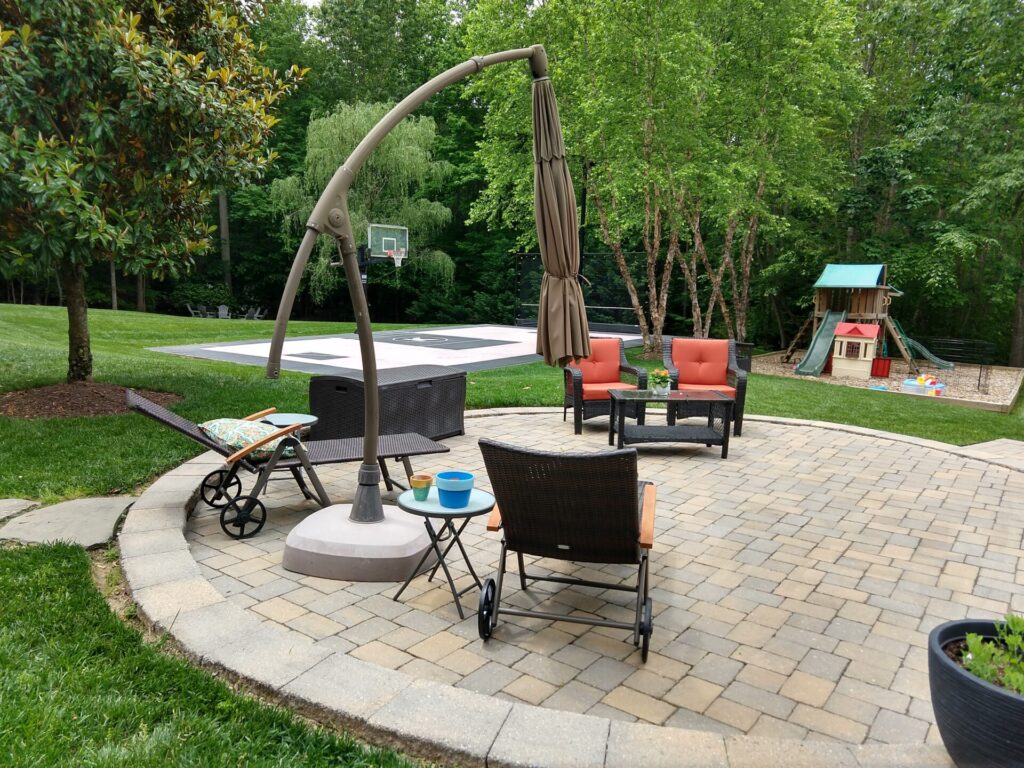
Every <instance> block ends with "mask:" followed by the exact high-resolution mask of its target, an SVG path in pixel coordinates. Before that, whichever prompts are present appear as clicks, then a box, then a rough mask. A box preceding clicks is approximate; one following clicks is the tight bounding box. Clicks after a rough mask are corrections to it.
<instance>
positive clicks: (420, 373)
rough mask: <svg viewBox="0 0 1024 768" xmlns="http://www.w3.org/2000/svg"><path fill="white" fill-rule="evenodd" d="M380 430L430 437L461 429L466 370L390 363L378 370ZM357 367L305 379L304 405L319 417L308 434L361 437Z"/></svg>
mask: <svg viewBox="0 0 1024 768" xmlns="http://www.w3.org/2000/svg"><path fill="white" fill-rule="evenodd" d="M377 379H378V381H377V384H378V389H379V391H380V434H382V435H394V434H400V433H402V432H416V433H418V434H421V435H423V436H424V437H429V438H430V439H432V440H440V439H441V438H444V437H451V436H452V435H462V434H465V427H464V423H463V411H464V410H465V407H466V373H465V372H464V371H460V370H456V369H453V368H445V367H442V366H437V365H418V366H411V367H408V368H392V369H390V370H384V371H378V372H377ZM364 391H365V387H364V384H363V374H362V372H361V371H360V372H356V373H351V374H347V375H345V376H314V377H313V378H312V379H311V380H310V382H309V410H310V413H312V414H313V415H314V416H316V417H317V418H319V422H317V424H316V426H314V427H313V432H312V435H311V437H312V439H314V440H329V439H334V438H344V437H360V436H362V434H363V402H364V401H363V395H364Z"/></svg>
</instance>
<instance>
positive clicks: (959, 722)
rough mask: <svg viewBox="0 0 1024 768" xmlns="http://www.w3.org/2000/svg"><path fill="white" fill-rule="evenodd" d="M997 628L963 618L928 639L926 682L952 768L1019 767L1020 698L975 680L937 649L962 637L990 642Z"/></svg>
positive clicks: (1022, 743)
mask: <svg viewBox="0 0 1024 768" xmlns="http://www.w3.org/2000/svg"><path fill="white" fill-rule="evenodd" d="M996 626H997V623H996V622H993V621H976V620H971V619H964V620H960V621H947V622H946V623H945V624H940V625H939V626H937V627H936V628H935V629H933V630H932V631H931V633H930V634H929V635H928V682H929V684H930V686H931V692H932V709H933V710H934V711H935V723H936V725H938V727H939V734H940V735H941V736H942V743H943V744H945V745H946V751H947V752H949V756H950V757H951V758H953V762H954V763H956V764H957V766H958V768H982V767H984V768H1011V766H1014V767H1019V766H1022V765H1024V740H1022V739H1021V738H1020V734H1021V723H1024V696H1020V695H1019V694H1016V693H1014V692H1012V691H1008V690H1006V689H1004V688H1000V687H999V686H996V685H993V684H992V683H988V682H985V681H984V680H982V679H981V678H978V677H975V676H974V675H972V674H971V673H970V672H968V671H967V670H966V669H964V668H963V667H961V666H960V665H959V664H957V663H956V662H955V661H953V660H952V659H950V658H949V657H948V656H947V655H946V653H945V651H944V650H943V648H945V646H946V645H948V644H949V643H951V642H953V641H956V640H962V639H963V638H964V637H965V636H966V635H967V634H968V633H974V634H976V635H981V636H982V637H987V638H995V637H996V636H997V635H996Z"/></svg>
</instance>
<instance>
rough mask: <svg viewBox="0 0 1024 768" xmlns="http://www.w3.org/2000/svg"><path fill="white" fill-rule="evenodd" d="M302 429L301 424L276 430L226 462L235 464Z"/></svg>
mask: <svg viewBox="0 0 1024 768" xmlns="http://www.w3.org/2000/svg"><path fill="white" fill-rule="evenodd" d="M300 429H302V425H301V424H292V425H291V426H290V427H282V428H281V429H278V430H275V431H273V432H271V433H270V434H269V435H267V436H266V437H262V438H260V439H259V440H257V441H256V442H255V443H250V444H249V445H247V446H245V448H241V449H239V450H237V451H235V452H234V453H232V454H231V455H230V456H228V457H227V459H225V461H226V462H227V463H228V464H234V463H235V462H236V461H240V460H242V459H244V458H245V457H246V456H248V455H249V454H250V453H252V452H253V451H255V450H256V449H257V448H262V447H263V446H264V445H266V444H267V443H272V442H274V441H275V440H277V439H278V438H279V437H287V436H288V435H290V434H292V433H293V432H298V431H299V430H300Z"/></svg>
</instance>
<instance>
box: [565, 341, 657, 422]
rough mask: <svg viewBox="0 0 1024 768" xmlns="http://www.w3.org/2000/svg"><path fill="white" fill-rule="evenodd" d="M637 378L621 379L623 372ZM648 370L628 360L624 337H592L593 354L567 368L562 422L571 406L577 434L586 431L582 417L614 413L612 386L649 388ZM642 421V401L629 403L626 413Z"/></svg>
mask: <svg viewBox="0 0 1024 768" xmlns="http://www.w3.org/2000/svg"><path fill="white" fill-rule="evenodd" d="M623 373H628V374H631V375H633V376H635V377H636V384H630V383H629V382H625V381H622V374H623ZM646 388H647V371H646V370H644V369H643V368H635V367H633V366H632V365H630V364H629V363H628V362H627V361H626V349H625V345H623V343H622V339H591V340H590V357H585V358H583V359H582V360H580V361H579V362H575V363H569V364H568V365H567V366H566V367H565V400H564V406H565V407H564V408H563V409H562V421H565V419H566V417H567V415H568V413H569V409H570V408H572V412H573V428H574V429H575V431H576V434H577V435H579V434H582V433H583V420H584V419H589V418H592V417H594V416H605V415H607V414H609V413H610V412H611V395H609V394H608V392H609V391H610V390H612V389H646ZM637 409H639V412H640V416H639V419H640V420H641V421H643V404H642V403H641V404H640V405H639V406H638V405H637V404H635V403H629V404H628V408H627V410H626V415H627V416H630V417H632V418H637Z"/></svg>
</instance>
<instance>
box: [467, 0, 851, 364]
mask: <svg viewBox="0 0 1024 768" xmlns="http://www.w3.org/2000/svg"><path fill="white" fill-rule="evenodd" d="M852 31H853V22H852V18H851V16H850V14H849V11H848V9H847V5H846V4H844V3H841V2H838V0H826V2H815V1H813V0H781V1H780V2H778V3H772V4H770V5H761V4H747V3H730V2H725V0H719V1H717V2H716V1H714V0H712V1H711V2H696V1H695V0H630V2H612V0H598V1H597V2H582V0H554V1H553V2H549V3H546V4H543V5H540V6H535V7H533V8H521V7H510V5H509V4H507V3H503V2H500V0H485V2H481V3H479V4H478V5H477V7H476V9H475V12H474V15H473V16H471V18H470V25H469V34H468V39H469V41H470V44H471V45H472V46H474V50H477V49H478V50H492V49H496V48H500V47H511V46H514V45H525V44H527V43H529V42H535V41H536V40H541V41H543V42H544V43H545V45H547V46H548V50H549V53H550V54H551V59H552V67H551V71H552V78H553V79H554V80H555V84H556V92H557V93H558V95H559V99H560V101H561V103H562V105H563V106H562V117H563V129H564V130H565V133H566V142H567V146H569V147H570V151H571V152H576V153H577V154H578V157H579V158H580V161H581V162H582V161H583V160H584V159H585V161H586V162H587V163H588V166H589V172H588V174H587V184H588V192H589V194H590V195H591V199H592V200H593V202H594V207H595V209H596V210H597V213H598V222H599V225H598V226H599V231H600V236H601V239H602V240H603V242H604V243H605V244H606V245H607V246H608V248H609V249H610V250H611V252H612V255H613V257H614V258H615V261H616V263H617V264H618V266H619V271H620V275H621V277H622V280H623V283H624V285H625V289H626V291H627V294H628V295H629V298H630V302H631V304H632V306H633V310H634V313H635V314H636V317H637V322H638V324H639V326H640V328H641V331H642V333H643V337H644V345H645V347H646V348H647V349H648V350H649V351H656V350H658V349H659V348H660V345H661V338H662V334H663V331H664V323H665V316H666V305H667V299H668V297H669V294H670V292H671V291H672V290H673V282H672V274H673V270H674V268H675V267H676V265H678V267H679V271H680V272H681V274H682V278H683V282H684V284H685V286H686V290H687V292H688V293H689V296H690V307H691V319H692V324H693V333H694V335H697V336H708V335H709V334H711V333H712V332H713V331H715V330H716V329H717V328H719V327H724V331H725V333H726V334H727V335H728V336H729V337H735V338H738V339H740V340H742V339H744V338H745V337H746V332H747V309H748V307H749V303H750V283H751V276H752V270H753V264H754V257H755V253H756V251H757V247H758V242H759V237H760V235H761V233H762V232H763V231H764V230H765V229H766V228H767V229H768V230H772V229H779V228H783V227H785V217H784V216H783V215H781V214H780V211H782V210H784V209H785V208H786V207H787V206H793V205H800V206H804V207H807V206H812V207H813V206H817V207H819V208H821V209H823V210H824V209H826V208H827V207H828V204H829V202H828V201H829V199H830V194H829V193H830V192H831V191H832V189H833V188H834V186H835V184H836V183H837V181H838V180H839V179H840V177H841V175H840V174H839V173H838V171H837V169H838V168H839V167H840V165H839V157H840V155H839V154H838V152H837V150H836V147H834V146H833V145H832V144H831V143H830V141H829V139H830V137H831V136H832V133H833V132H834V131H837V130H842V128H843V126H844V125H845V124H846V123H847V122H848V121H849V120H850V118H851V115H852V113H853V110H854V108H855V107H856V104H857V102H858V100H859V99H860V98H861V97H862V95H863V90H862V88H861V78H860V73H859V70H858V69H857V67H856V62H855V61H854V58H853V56H852V55H851V53H852V51H853V49H854V46H853V45H852ZM523 90H524V89H523V88H522V87H518V88H516V87H515V86H514V84H512V83H511V82H510V80H509V75H508V74H507V73H500V74H497V73H496V74H493V75H492V74H491V73H485V76H484V77H483V78H481V80H480V84H479V85H478V86H477V92H478V93H480V94H481V96H482V97H483V98H486V99H493V100H495V101H496V102H497V105H496V106H494V107H492V109H491V111H490V113H489V114H488V120H487V124H486V129H487V139H486V141H485V143H484V146H483V147H482V149H481V158H482V160H483V162H484V165H485V167H486V168H487V171H488V180H489V181H490V182H491V187H490V188H489V190H488V193H487V194H486V195H485V196H483V197H482V198H481V199H480V201H478V205H477V206H476V208H475V210H474V215H475V216H476V217H477V218H478V219H487V218H489V217H490V218H494V219H496V220H499V221H501V222H502V223H505V224H513V225H516V226H519V227H520V228H521V231H524V232H528V227H527V226H525V224H526V223H527V221H528V211H529V208H528V194H527V192H528V189H529V186H528V176H526V174H528V173H529V170H530V166H529V158H528V157H525V158H523V157H522V155H523V153H524V152H523V150H524V148H528V146H529V144H528V142H527V141H526V140H525V139H524V135H525V133H526V131H528V127H529V120H528V117H522V116H521V115H523V114H524V112H525V114H527V115H528V102H526V98H527V96H524V95H523ZM512 119H514V120H515V121H516V123H515V124H514V125H513V124H512V123H510V120H512ZM520 125H521V126H523V128H519V127H518V126H520ZM524 177H525V178H524ZM638 244H639V246H640V247H641V248H642V250H643V252H644V256H645V260H644V269H645V271H646V283H647V293H646V295H645V296H641V295H640V293H639V292H638V290H637V287H636V282H635V280H634V276H633V275H631V274H630V272H629V270H628V269H627V266H626V262H625V258H624V253H625V252H626V251H627V250H632V248H634V247H635V246H636V245H638ZM705 285H706V286H707V288H706V289H705V288H704V286H705ZM716 313H717V316H716Z"/></svg>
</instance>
